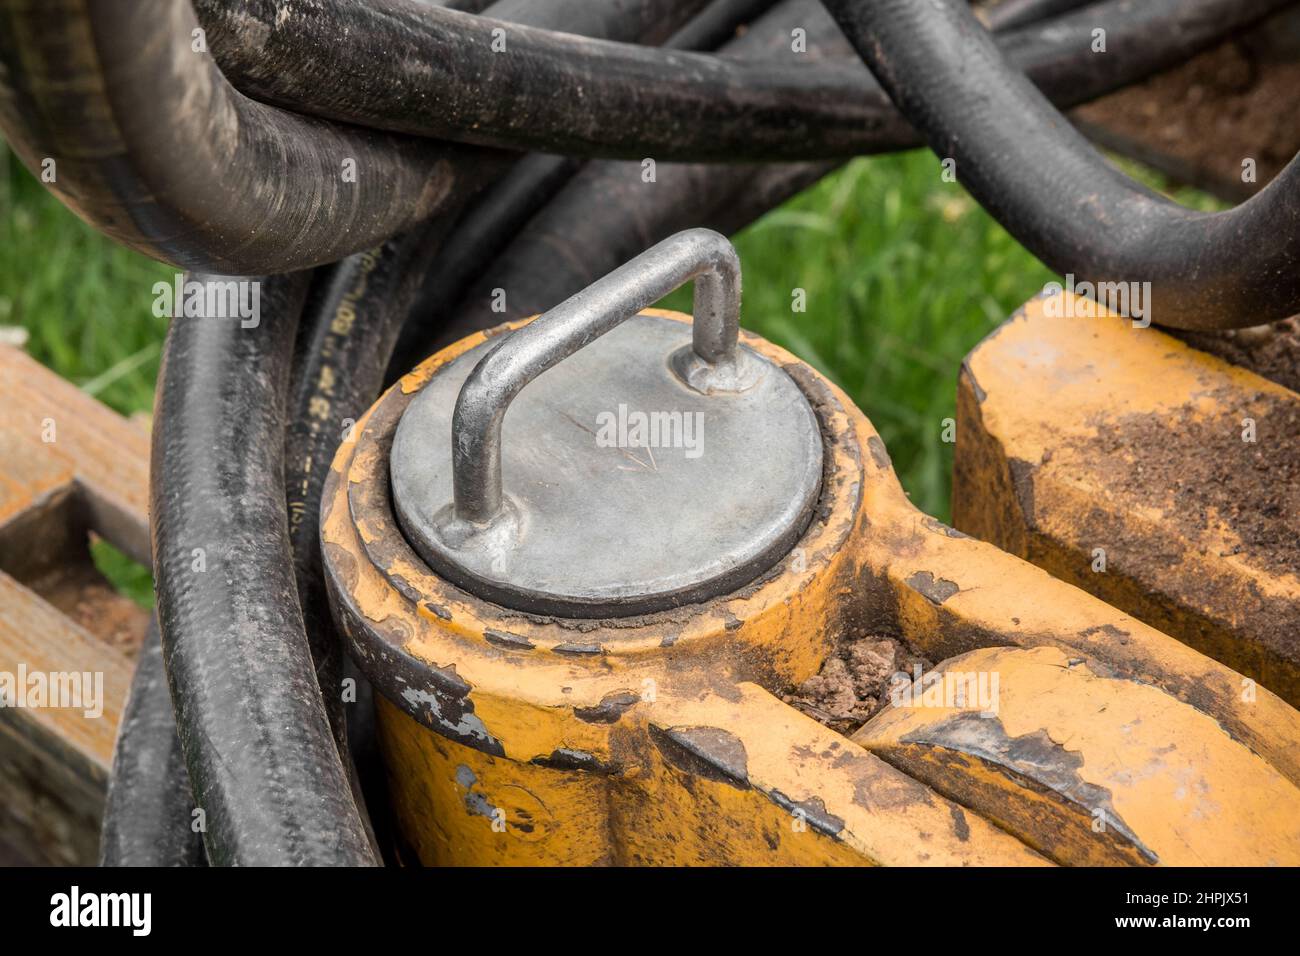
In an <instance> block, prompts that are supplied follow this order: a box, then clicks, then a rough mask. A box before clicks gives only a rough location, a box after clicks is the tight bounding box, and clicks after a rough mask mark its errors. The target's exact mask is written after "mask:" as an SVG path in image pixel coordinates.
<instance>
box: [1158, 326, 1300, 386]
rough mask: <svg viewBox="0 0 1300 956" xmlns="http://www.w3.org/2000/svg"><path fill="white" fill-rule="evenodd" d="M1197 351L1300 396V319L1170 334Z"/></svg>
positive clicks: (1172, 332) (1171, 332)
mask: <svg viewBox="0 0 1300 956" xmlns="http://www.w3.org/2000/svg"><path fill="white" fill-rule="evenodd" d="M1169 334H1170V335H1173V336H1174V337H1175V338H1178V339H1182V340H1183V341H1184V342H1186V343H1187V344H1188V345H1190V346H1191V347H1192V348H1194V349H1200V350H1201V351H1202V352H1209V353H1210V354H1211V355H1214V356H1216V357H1218V358H1221V359H1223V360H1224V361H1225V362H1231V363H1232V364H1233V365H1240V366H1241V367H1242V368H1246V369H1250V371H1252V372H1254V373H1255V374H1256V375H1259V376H1261V377H1263V378H1266V379H1268V380H1269V381H1271V382H1276V383H1277V384H1279V385H1281V386H1282V387H1283V388H1289V389H1291V391H1293V392H1300V316H1296V317H1292V318H1289V319H1284V320H1283V321H1281V322H1276V323H1274V324H1273V325H1259V326H1254V327H1253V328H1247V329H1228V330H1227V331H1224V332H1184V331H1170V333H1169Z"/></svg>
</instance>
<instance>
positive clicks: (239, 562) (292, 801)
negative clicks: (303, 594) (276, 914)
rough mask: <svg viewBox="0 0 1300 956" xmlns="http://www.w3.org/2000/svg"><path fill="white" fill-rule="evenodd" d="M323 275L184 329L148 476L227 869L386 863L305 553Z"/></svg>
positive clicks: (207, 839) (183, 323) (190, 737)
mask: <svg viewBox="0 0 1300 956" xmlns="http://www.w3.org/2000/svg"><path fill="white" fill-rule="evenodd" d="M309 278H310V274H309V273H295V274H292V275H284V276H271V277H268V278H263V279H259V280H248V281H256V282H257V283H258V284H257V285H256V286H242V287H239V288H237V289H236V290H235V292H234V294H235V295H241V296H242V298H241V305H247V304H248V303H249V302H251V301H253V300H252V295H253V292H252V290H253V289H257V290H258V291H257V295H258V300H256V301H257V302H258V308H254V309H251V310H248V309H245V310H244V311H243V312H240V313H239V314H241V315H244V314H245V313H246V312H248V311H251V312H252V313H253V316H254V317H253V319H252V320H251V321H250V320H249V319H248V318H243V319H241V318H233V319H231V318H219V317H217V316H215V315H212V314H210V313H209V310H210V308H211V306H210V305H209V306H205V307H203V308H200V309H196V310H195V311H199V312H201V313H202V314H201V315H198V316H195V315H187V316H184V317H179V318H176V319H173V321H172V325H171V329H170V330H169V332H168V335H167V344H166V348H165V350H164V354H163V366H162V371H161V374H160V386H159V392H158V398H157V406H156V414H155V419H154V429H153V456H152V463H151V469H150V472H151V494H150V506H151V507H150V513H151V518H152V526H153V555H154V568H155V574H156V582H155V588H156V591H157V597H158V619H159V623H160V625H161V629H162V639H163V654H164V660H165V662H166V666H167V673H168V678H169V681H170V684H171V690H172V699H173V702H174V704H175V707H176V720H177V724H178V727H179V730H180V739H181V747H182V749H183V751H184V754H185V761H186V765H187V766H188V768H189V774H190V782H191V785H192V788H193V793H194V797H195V803H196V805H197V807H198V808H199V809H200V810H201V811H202V812H203V816H204V819H205V820H206V832H205V834H204V843H205V845H206V847H207V852H208V857H209V859H210V860H211V861H212V863H213V864H214V865H226V864H232V863H239V864H254V865H258V864H269V865H275V864H293V865H303V864H306V865H314V864H340V863H341V864H368V863H372V862H373V861H374V858H373V854H372V852H371V847H370V844H369V842H368V839H367V835H366V831H365V828H364V826H363V825H362V822H361V819H360V817H359V815H358V812H357V808H356V805H355V802H354V801H353V797H352V793H351V790H350V788H349V783H348V778H347V775H346V773H345V771H344V768H343V765H342V763H341V761H340V759H339V753H338V750H337V749H336V747H335V744H334V741H333V739H332V737H331V734H330V730H329V724H328V721H327V719H326V715H325V710H324V707H323V706H322V703H321V692H320V688H319V686H318V685H317V683H316V678H315V674H314V672H313V668H312V661H311V654H310V650H309V647H308V642H307V636H306V634H305V633H304V629H303V623H302V615H301V614H300V612H299V608H298V598H297V593H296V586H295V582H294V576H293V571H292V559H291V554H290V547H289V533H288V521H287V517H286V507H285V495H284V471H283V458H284V428H285V401H286V393H287V390H288V386H289V369H290V362H291V360H292V357H293V349H294V342H295V333H296V330H297V325H298V320H299V317H300V312H301V309H302V306H303V300H304V298H305V296H306V293H307V285H308V281H309ZM193 279H194V281H196V282H199V283H204V284H206V283H209V282H211V283H212V286H211V287H210V288H212V289H221V288H226V289H229V288H230V287H229V286H228V285H223V283H225V281H226V280H224V279H222V278H220V277H202V276H197V277H193ZM209 298H210V299H213V300H217V301H229V298H226V299H222V298H221V297H217V296H210V297H209ZM228 311H234V309H233V308H228Z"/></svg>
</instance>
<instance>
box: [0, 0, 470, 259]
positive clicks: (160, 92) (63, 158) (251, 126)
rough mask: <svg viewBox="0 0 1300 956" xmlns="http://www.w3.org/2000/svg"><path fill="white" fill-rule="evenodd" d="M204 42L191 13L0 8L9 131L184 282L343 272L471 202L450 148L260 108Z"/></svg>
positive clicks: (49, 2) (7, 4)
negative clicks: (351, 262) (454, 202)
mask: <svg viewBox="0 0 1300 956" xmlns="http://www.w3.org/2000/svg"><path fill="white" fill-rule="evenodd" d="M425 9H426V10H427V11H430V12H432V11H435V10H436V8H433V7H426V8H425ZM202 38H203V34H202V33H201V31H199V24H198V22H197V21H196V20H195V18H194V14H193V11H192V9H191V8H190V3H189V0H131V2H129V3H123V2H119V0H0V130H3V132H4V135H5V138H6V139H7V140H8V141H9V143H10V145H11V146H12V147H13V149H14V151H15V152H16V153H17V154H18V155H19V157H20V158H21V159H22V161H23V162H24V163H25V164H26V165H27V167H28V168H29V169H31V170H32V171H33V172H34V173H35V174H37V175H40V174H41V172H42V171H43V169H45V170H46V171H48V167H43V164H44V163H45V161H46V160H47V159H48V160H52V161H53V162H54V167H53V170H54V179H53V181H51V182H50V189H51V190H52V191H53V192H54V193H55V195H57V196H58V197H59V199H61V200H62V201H63V202H64V204H65V205H67V206H68V207H69V208H71V209H72V210H73V211H74V212H76V213H77V214H78V215H79V216H81V218H83V219H85V220H86V221H87V222H89V223H90V224H91V225H93V226H95V227H96V228H97V229H99V230H100V231H102V232H105V233H107V234H108V235H109V236H111V237H112V238H114V239H116V240H117V241H119V242H121V243H124V244H125V245H128V246H131V247H132V248H134V249H137V250H139V251H140V252H143V253H145V254H146V255H150V256H153V257H154V258H156V259H161V260H163V261H165V262H169V263H172V264H174V265H177V266H179V267H181V268H195V269H209V270H216V271H223V272H233V273H243V274H249V275H252V274H261V273H267V272H283V271H290V270H293V269H300V268H303V267H306V266H311V265H315V264H319V263H324V262H329V261H333V260H335V259H338V258H340V257H342V256H344V255H347V254H349V253H352V252H355V251H357V250H360V249H365V248H368V247H370V246H373V245H374V244H375V243H377V242H380V241H382V240H383V239H384V238H385V237H387V236H389V235H392V234H394V233H396V232H399V231H401V230H403V229H407V228H409V227H411V226H412V225H414V224H415V223H417V222H419V221H421V220H423V219H426V218H429V217H430V216H432V215H433V214H434V213H436V212H438V211H439V210H440V209H441V208H442V206H443V205H444V203H445V202H446V201H447V198H448V196H449V195H450V194H452V193H453V192H454V191H455V190H456V189H457V187H458V182H457V180H456V178H455V176H454V174H453V172H452V169H451V167H450V166H449V165H448V164H447V163H446V162H445V161H444V160H445V150H444V148H443V147H441V146H439V145H438V144H436V143H432V142H428V141H424V140H415V139H411V138H404V137H400V136H393V135H389V134H384V133H376V132H373V131H366V130H358V129H350V128H346V127H340V126H337V125H334V124H330V123H326V122H322V121H321V120H318V119H314V118H311V117H305V116H298V115H296V114H293V113H288V112H285V111H282V110H279V109H276V108H274V107H270V106H266V105H264V104H262V103H258V102H255V101H253V100H250V99H248V98H247V97H245V96H243V95H242V94H240V93H239V92H237V91H236V90H235V89H234V88H232V87H231V86H230V84H229V83H228V82H227V81H226V80H225V78H224V77H223V76H222V74H221V71H220V70H219V69H218V68H217V66H216V63H215V62H214V61H213V60H212V57H211V56H210V55H209V53H208V52H206V46H205V43H206V41H204V43H200V39H202ZM195 46H199V47H200V50H199V51H198V52H196V50H195ZM46 178H47V179H48V177H46Z"/></svg>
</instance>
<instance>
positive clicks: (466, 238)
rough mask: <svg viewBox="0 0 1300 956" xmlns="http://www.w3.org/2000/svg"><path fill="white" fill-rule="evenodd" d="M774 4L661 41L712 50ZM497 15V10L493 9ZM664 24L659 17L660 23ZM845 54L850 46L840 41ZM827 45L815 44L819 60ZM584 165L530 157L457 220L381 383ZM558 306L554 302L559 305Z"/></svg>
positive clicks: (720, 17) (723, 13)
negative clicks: (713, 46) (488, 264)
mask: <svg viewBox="0 0 1300 956" xmlns="http://www.w3.org/2000/svg"><path fill="white" fill-rule="evenodd" d="M774 5H775V4H774V2H773V0H714V2H713V3H711V4H710V5H709V6H708V8H707V9H705V10H704V11H703V12H702V13H700V14H699V15H698V16H697V17H695V18H694V19H692V20H691V21H690V22H688V23H687V24H685V25H684V26H683V27H682V28H681V29H679V30H678V31H677V32H675V33H674V34H673V35H672V36H671V37H669V38H668V40H667V41H666V42H665V44H664V45H665V46H666V47H672V48H677V49H711V48H712V45H714V44H716V43H717V42H720V41H721V40H723V39H726V38H729V37H732V36H734V35H735V33H736V30H737V29H738V28H739V27H741V26H742V25H744V24H746V23H749V22H750V20H751V18H752V17H754V16H755V15H757V14H759V13H762V12H763V11H765V10H767V9H768V8H770V7H772V6H774ZM807 7H808V9H809V10H810V11H812V12H815V14H816V16H817V17H819V18H820V19H821V21H822V22H823V23H824V24H827V25H829V27H830V29H831V30H833V31H834V32H835V33H836V34H838V33H839V30H838V28H837V27H835V26H834V24H833V23H832V22H831V20H830V18H829V16H827V14H826V13H825V11H824V10H822V9H821V8H820V6H818V5H816V2H815V0H808V3H807ZM493 12H495V8H494V9H493ZM662 22H664V21H662V20H661V23H662ZM840 42H841V44H842V45H843V47H844V49H845V51H847V52H849V53H851V52H852V49H851V48H850V47H849V46H848V44H847V43H844V42H843V40H842V38H840ZM823 49H824V47H822V46H821V45H817V46H815V47H814V53H813V55H814V56H816V55H818V53H819V52H820V51H822V50H823ZM583 162H584V161H583V160H581V159H579V158H577V157H573V156H566V155H563V154H553V153H531V154H529V155H527V156H525V157H524V158H523V159H521V160H519V161H518V162H516V163H515V165H514V167H513V168H512V169H511V170H510V172H509V173H507V174H506V175H504V176H502V177H501V179H500V180H498V181H497V182H496V183H495V184H493V185H492V187H491V188H490V189H488V190H486V191H485V192H484V194H483V195H482V196H481V197H480V198H478V199H477V200H476V201H475V202H474V203H473V204H471V206H470V207H469V208H468V209H467V210H466V211H465V214H464V215H463V216H462V217H461V218H460V219H459V221H457V223H456V227H455V230H454V231H453V232H452V234H451V235H450V236H449V237H448V241H447V242H446V243H444V245H443V248H442V251H441V252H440V254H439V255H438V257H437V259H436V260H435V261H434V263H433V264H432V267H431V268H430V271H429V272H428V274H427V275H426V276H425V281H424V285H423V287H422V289H421V291H420V297H419V299H418V300H417V302H416V303H415V305H414V309H415V312H414V317H416V318H418V321H411V322H407V323H406V324H405V325H403V327H402V332H401V335H400V336H399V338H398V344H397V346H396V348H395V351H394V354H393V358H392V361H391V362H390V365H389V372H388V375H387V376H386V377H385V381H386V382H391V381H395V380H396V379H397V378H399V377H401V376H402V375H404V374H406V372H408V371H409V370H410V369H411V368H412V367H413V366H414V365H415V364H417V363H418V362H419V361H420V360H421V359H423V358H424V357H425V356H426V355H427V354H428V353H429V350H430V344H431V343H432V342H433V341H434V339H435V337H436V336H438V335H439V334H440V333H439V331H438V329H439V327H440V326H441V324H442V323H443V322H445V320H446V317H447V315H448V314H449V312H450V308H451V306H452V305H454V304H455V303H456V302H457V301H458V299H459V298H460V296H461V295H463V294H464V293H465V291H466V289H467V288H468V287H469V285H470V283H471V282H472V281H473V280H474V279H475V278H476V277H478V275H479V274H480V273H481V272H482V270H483V267H484V265H485V264H487V263H490V262H491V261H492V260H493V259H495V258H496V257H497V256H498V255H499V254H500V253H501V251H502V250H503V249H504V248H505V247H506V246H507V245H508V244H509V243H510V241H511V240H512V239H513V238H514V237H515V236H516V235H518V234H519V231H520V230H521V229H522V228H523V227H524V225H525V224H526V223H527V222H528V220H529V219H530V218H532V216H534V215H535V214H536V213H538V212H539V211H540V210H541V209H543V207H545V206H546V205H547V203H549V202H550V200H551V199H552V197H554V196H555V195H556V194H557V193H558V192H559V191H560V190H561V189H563V188H564V186H565V184H567V183H568V182H569V180H570V179H572V178H573V176H574V174H575V173H577V172H578V170H580V169H581V168H582V166H583ZM557 301H558V300H557Z"/></svg>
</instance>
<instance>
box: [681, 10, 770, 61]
mask: <svg viewBox="0 0 1300 956" xmlns="http://www.w3.org/2000/svg"><path fill="white" fill-rule="evenodd" d="M775 5H776V0H713V2H712V3H710V4H709V5H708V6H707V7H705V8H704V9H703V10H701V11H700V15H699V16H697V17H696V18H695V19H693V20H692V21H691V22H690V23H688V24H686V25H685V26H684V27H682V28H681V29H680V30H678V31H677V32H676V33H674V34H673V35H672V36H671V37H669V38H668V39H667V40H666V41H665V42H664V46H666V47H670V48H671V49H674V50H716V49H717V48H718V47H720V46H722V44H724V43H726V42H727V41H728V40H731V39H733V38H734V37H735V35H736V30H737V29H738V28H740V27H741V26H743V25H744V24H746V23H749V22H750V21H751V20H754V19H756V18H757V17H759V16H761V15H762V14H764V13H766V12H767V11H768V10H769V9H771V8H772V7H774V6H775Z"/></svg>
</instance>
